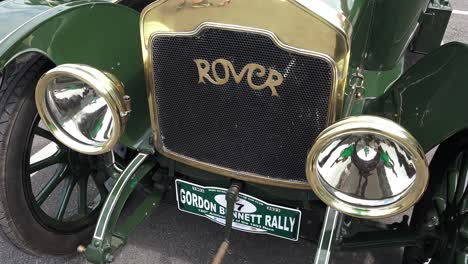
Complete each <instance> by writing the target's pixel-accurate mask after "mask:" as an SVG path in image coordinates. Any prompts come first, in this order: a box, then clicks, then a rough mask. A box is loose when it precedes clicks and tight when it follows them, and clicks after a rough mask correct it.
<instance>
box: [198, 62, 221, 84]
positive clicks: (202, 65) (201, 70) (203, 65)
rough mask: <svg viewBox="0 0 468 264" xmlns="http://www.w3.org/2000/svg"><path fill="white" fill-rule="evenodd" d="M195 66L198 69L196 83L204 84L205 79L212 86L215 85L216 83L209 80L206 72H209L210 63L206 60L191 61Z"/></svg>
mask: <svg viewBox="0 0 468 264" xmlns="http://www.w3.org/2000/svg"><path fill="white" fill-rule="evenodd" d="M193 61H194V62H195V63H196V64H197V69H198V77H199V79H198V83H206V82H205V80H204V79H205V78H206V79H207V80H208V81H210V82H211V83H212V84H216V82H215V81H214V80H213V79H211V77H210V75H209V74H208V72H209V71H210V63H209V62H208V61H207V60H202V59H198V60H193Z"/></svg>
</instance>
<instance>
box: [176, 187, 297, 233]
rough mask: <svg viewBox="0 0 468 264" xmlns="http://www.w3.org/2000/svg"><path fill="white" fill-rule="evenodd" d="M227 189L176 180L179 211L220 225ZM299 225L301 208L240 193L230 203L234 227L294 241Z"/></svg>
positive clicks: (223, 219) (224, 217)
mask: <svg viewBox="0 0 468 264" xmlns="http://www.w3.org/2000/svg"><path fill="white" fill-rule="evenodd" d="M226 192H227V189H224V188H218V187H204V186H200V185H197V184H193V183H190V182H186V181H183V180H176V193H177V205H178V207H179V210H181V211H183V212H187V213H191V214H194V215H198V216H203V217H206V218H208V219H210V220H211V221H213V222H216V223H218V224H221V225H224V224H225V222H226V199H225V196H226ZM300 225H301V211H299V210H297V209H291V208H287V207H283V206H279V205H274V204H269V203H267V202H264V201H262V200H260V199H257V198H255V197H253V196H250V195H247V194H244V193H240V194H239V201H237V202H236V204H235V206H234V222H233V224H232V227H233V228H234V229H237V230H240V231H245V232H250V233H257V234H267V235H272V236H277V237H282V238H286V239H289V240H293V241H297V239H298V237H299V228H300Z"/></svg>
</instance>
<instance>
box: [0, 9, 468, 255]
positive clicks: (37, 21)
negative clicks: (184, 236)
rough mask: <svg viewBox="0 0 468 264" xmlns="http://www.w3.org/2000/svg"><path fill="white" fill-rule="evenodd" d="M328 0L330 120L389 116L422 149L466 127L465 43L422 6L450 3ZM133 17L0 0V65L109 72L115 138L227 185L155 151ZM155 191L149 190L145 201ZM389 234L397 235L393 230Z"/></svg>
mask: <svg viewBox="0 0 468 264" xmlns="http://www.w3.org/2000/svg"><path fill="white" fill-rule="evenodd" d="M233 1H235V0H233ZM148 4H149V3H148ZM327 4H328V5H329V6H330V7H331V8H333V9H335V10H337V11H339V12H340V13H342V14H343V15H344V16H345V17H347V19H348V20H349V22H350V23H351V26H352V38H351V39H350V43H351V50H350V59H349V67H348V68H349V73H348V77H347V79H348V81H347V83H349V84H347V86H346V95H345V100H344V105H343V108H342V109H343V111H342V112H341V113H338V120H339V119H343V118H345V117H348V116H360V115H374V116H381V117H385V118H388V119H391V120H393V121H395V122H396V123H398V124H400V125H401V126H402V127H404V128H405V129H407V130H408V131H409V132H410V133H411V134H412V135H413V136H414V137H415V139H416V140H417V141H418V142H419V144H420V145H421V146H422V149H423V150H424V152H426V153H427V152H429V151H430V150H431V149H432V148H434V147H435V146H437V145H439V144H441V143H442V142H444V141H445V140H447V139H449V138H450V137H452V136H453V135H456V134H459V133H461V132H463V131H465V130H466V129H467V128H468V118H466V115H465V112H464V109H465V108H464V106H465V104H466V103H465V101H466V99H465V98H468V89H466V76H468V68H467V67H466V63H467V62H468V44H464V43H458V42H453V43H447V44H445V45H442V46H440V47H439V45H438V43H440V40H441V39H442V36H443V34H444V32H445V27H446V25H447V20H446V19H445V20H444V17H440V16H432V18H431V15H428V14H427V11H426V9H427V8H428V6H429V7H431V8H432V10H442V11H444V10H449V9H450V8H449V7H447V5H446V4H445V5H441V4H440V3H439V2H438V1H431V2H430V1H429V0H412V1H405V0H392V1H385V0H352V1H339V0H333V1H327ZM139 23H140V13H139V12H138V11H136V10H134V9H132V8H130V7H128V6H125V5H123V4H118V3H111V2H107V1H80V0H78V1H47V0H44V1H34V0H29V1H28V0H25V1H23V0H4V1H2V2H0V69H3V68H5V67H7V65H8V64H10V63H14V62H15V61H16V60H21V59H24V58H25V57H27V56H28V55H29V54H32V53H37V54H41V55H42V56H45V57H47V58H49V59H50V61H52V62H53V63H54V64H55V65H61V64H67V63H73V64H85V65H89V66H91V67H94V68H96V69H99V70H101V71H104V72H108V73H111V74H113V75H114V76H116V77H117V78H118V79H119V80H120V81H121V82H122V83H123V85H124V86H125V92H126V94H127V95H129V96H130V97H131V99H132V112H131V115H130V118H129V119H128V123H127V125H126V129H125V132H124V134H123V136H122V137H121V139H120V142H119V143H120V144H121V145H123V146H125V147H128V148H129V149H133V150H137V151H138V152H140V153H144V154H148V155H150V156H152V157H154V158H152V159H151V160H152V161H151V162H152V163H155V162H156V161H157V162H158V163H159V164H160V166H161V167H164V168H168V170H169V171H170V172H171V171H172V174H174V173H175V172H178V173H181V174H183V175H187V176H188V177H189V178H190V179H192V180H193V181H195V182H197V183H199V184H202V185H205V186H217V187H223V188H229V186H230V185H231V180H230V179H229V178H227V177H222V176H219V175H217V174H215V173H211V172H207V171H204V170H201V169H197V168H194V167H191V166H189V165H186V164H183V163H179V162H174V161H173V160H171V159H169V158H167V157H164V156H162V155H158V154H157V153H155V150H154V148H153V146H152V143H151V140H152V129H151V117H150V114H149V113H150V111H149V109H150V106H149V105H148V95H147V92H146V80H145V73H144V64H143V55H142V48H141V42H140V25H139ZM421 43H422V44H421ZM428 43H437V44H428ZM410 49H411V50H413V51H418V52H419V53H421V54H424V55H419V57H422V58H420V59H419V60H418V61H417V62H414V63H410V64H411V65H408V63H407V61H406V60H405V59H407V53H408V50H410ZM362 66H363V67H364V69H361V72H360V74H362V76H363V79H364V80H365V83H364V84H363V86H364V87H363V90H362V96H360V97H357V98H351V96H350V94H351V93H350V92H351V81H352V76H353V74H356V73H357V72H358V69H359V67H362ZM448 117H449V118H448ZM349 155H351V154H349ZM145 162H146V163H151V162H150V161H145ZM387 163H389V161H387ZM147 166H148V167H144V168H142V169H141V170H142V171H145V170H146V171H148V170H149V168H150V167H151V164H149V165H147ZM142 175H143V174H142ZM141 177H142V176H141ZM132 190H133V189H132V188H130V189H129V190H128V193H130V192H131V191H132ZM242 191H243V192H245V193H248V194H250V195H253V196H255V197H258V198H260V199H263V200H269V201H281V203H283V204H287V205H289V206H293V207H302V204H303V202H304V201H308V200H311V199H314V198H313V197H315V195H314V193H313V192H312V191H311V190H295V189H288V188H281V187H274V186H268V185H262V184H258V183H245V186H243V190H242ZM452 191H453V190H452ZM158 198H159V197H156V198H155V197H153V200H151V201H153V202H154V203H152V204H153V205H154V204H156V203H157V202H155V201H159V200H158ZM122 206H123V205H122ZM150 207H151V206H148V207H147V209H142V210H144V211H147V210H149V208H150ZM109 210H111V209H109ZM112 216H113V217H115V215H114V214H112ZM117 216H118V214H117ZM140 221H141V219H140V218H138V217H136V218H135V219H133V222H135V223H139V222H140ZM125 232H129V230H126V231H125ZM394 239H395V240H394V241H398V242H401V241H402V240H404V239H403V238H402V237H401V236H398V235H397V236H395V238H394ZM93 241H94V240H93ZM94 242H95V241H94ZM363 243H364V242H363ZM357 244H358V243H357ZM368 244H369V245H370V244H372V243H371V242H368ZM377 244H378V243H377ZM93 245H94V247H95V251H93V249H92V247H93V246H90V247H89V250H87V255H88V258H89V259H90V260H93V261H96V262H100V261H108V260H105V257H106V254H107V252H108V251H109V250H110V249H109V248H110V245H107V249H103V247H102V245H100V244H99V243H98V244H93ZM363 245H364V246H366V245H367V244H365V243H364V244H363ZM112 246H114V245H112ZM103 257H104V258H103ZM465 263H466V262H465Z"/></svg>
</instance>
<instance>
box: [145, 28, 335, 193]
mask: <svg viewBox="0 0 468 264" xmlns="http://www.w3.org/2000/svg"><path fill="white" fill-rule="evenodd" d="M207 28H217V29H223V30H230V31H241V32H249V33H254V34H260V35H263V36H267V37H268V38H270V39H271V40H272V41H273V43H274V44H275V45H276V46H277V47H278V48H280V49H283V50H285V51H288V52H293V53H296V54H300V55H305V56H311V57H316V58H319V59H322V60H324V61H325V62H327V63H328V64H329V66H330V69H331V70H332V85H331V88H330V97H329V98H330V99H329V105H328V111H327V112H328V117H327V126H329V125H331V124H333V123H334V122H335V120H336V116H337V108H338V103H339V100H337V98H339V97H340V96H339V93H340V91H339V85H338V80H339V78H338V72H339V71H338V67H337V64H336V62H335V61H334V60H333V59H332V58H331V57H330V56H328V55H326V54H323V53H320V52H315V51H310V50H304V49H298V48H295V47H292V46H289V45H286V44H284V43H283V42H281V40H279V39H278V38H277V37H276V35H275V34H274V33H272V32H270V31H268V30H264V29H258V28H252V27H244V26H238V25H230V24H222V23H213V22H205V23H202V24H200V25H199V26H198V27H197V28H196V29H194V30H193V31H189V32H154V33H153V34H151V37H150V41H149V43H153V41H154V38H156V37H161V36H164V37H170V36H177V37H193V36H195V35H197V34H198V33H200V32H201V31H203V30H204V29H207ZM146 58H147V60H148V61H147V63H148V66H149V67H148V71H147V72H146V74H147V76H146V77H147V82H149V83H148V87H147V92H148V97H149V98H148V100H149V104H150V108H151V111H150V112H151V113H150V114H151V125H152V130H153V131H152V132H153V136H154V140H153V144H154V147H155V148H156V150H157V151H158V152H159V153H160V154H162V155H164V156H166V157H167V158H170V159H173V160H175V161H177V162H181V163H184V164H186V165H189V166H192V167H195V168H198V169H201V170H205V171H208V172H211V173H214V174H218V175H222V176H226V177H230V178H234V179H238V180H243V181H248V182H253V183H259V184H266V185H272V186H278V187H286V188H292V189H304V190H310V189H311V187H310V184H309V183H308V182H307V181H294V180H285V179H279V178H272V177H268V176H265V175H259V174H256V173H252V172H245V171H238V170H233V169H230V168H227V167H222V166H219V165H215V164H211V163H207V162H203V161H199V160H197V159H194V158H192V157H188V156H185V155H182V154H180V153H177V152H174V151H171V150H169V149H167V148H166V147H165V146H164V143H163V140H162V138H161V130H160V127H159V113H158V105H157V98H156V89H155V87H156V85H157V84H156V83H155V80H154V79H155V78H154V70H153V69H154V65H153V59H152V58H153V51H152V49H148V56H147V57H146ZM312 144H313V142H310V146H312ZM305 167H306V164H304V171H305Z"/></svg>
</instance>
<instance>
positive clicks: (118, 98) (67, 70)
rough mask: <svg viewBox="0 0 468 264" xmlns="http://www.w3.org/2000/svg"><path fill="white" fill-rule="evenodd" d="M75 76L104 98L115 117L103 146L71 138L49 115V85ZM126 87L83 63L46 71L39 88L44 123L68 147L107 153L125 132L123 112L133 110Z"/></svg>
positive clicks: (38, 99)
mask: <svg viewBox="0 0 468 264" xmlns="http://www.w3.org/2000/svg"><path fill="white" fill-rule="evenodd" d="M64 76H67V77H72V78H75V79H78V80H80V81H82V82H84V83H86V84H87V85H89V86H90V87H91V88H92V89H93V90H94V91H95V92H96V93H97V94H98V95H99V96H101V97H102V98H103V99H104V100H105V102H106V104H107V107H108V108H109V110H110V113H111V114H112V121H111V122H112V124H113V129H112V132H111V135H110V137H109V139H108V140H107V141H106V142H105V143H102V144H100V145H91V144H85V143H84V142H80V141H78V140H76V139H75V138H73V137H72V136H71V135H69V134H68V133H67V132H66V131H64V128H63V127H62V126H61V124H58V123H57V121H56V120H55V118H54V117H53V116H52V114H51V113H50V112H49V109H48V105H47V100H46V94H47V90H48V86H49V83H50V82H51V81H52V80H55V79H57V78H60V77H64ZM124 94H125V92H124V88H123V84H122V83H121V82H120V81H119V80H117V78H116V77H115V76H113V75H111V74H109V73H105V72H102V71H99V70H97V69H94V68H92V67H90V66H86V65H80V64H62V65H59V66H57V67H55V68H53V69H52V70H49V71H48V72H46V73H45V74H44V75H43V76H42V77H41V78H40V79H39V81H38V83H37V86H36V94H35V100H36V106H37V110H38V112H39V115H40V116H41V119H42V121H43V122H44V123H45V125H46V126H47V127H48V129H49V130H50V132H51V133H52V134H53V135H54V136H55V137H56V138H57V139H58V140H59V141H60V142H62V143H63V144H64V145H66V146H67V147H69V148H71V149H73V150H76V151H78V152H80V153H84V154H89V155H97V154H102V153H106V152H108V151H110V150H112V148H113V147H114V146H115V144H117V142H118V141H119V139H120V137H121V135H122V134H123V132H124V130H125V124H126V122H127V117H125V116H124V117H122V115H121V113H123V112H128V111H130V109H128V108H127V105H126V104H125V101H124Z"/></svg>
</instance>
